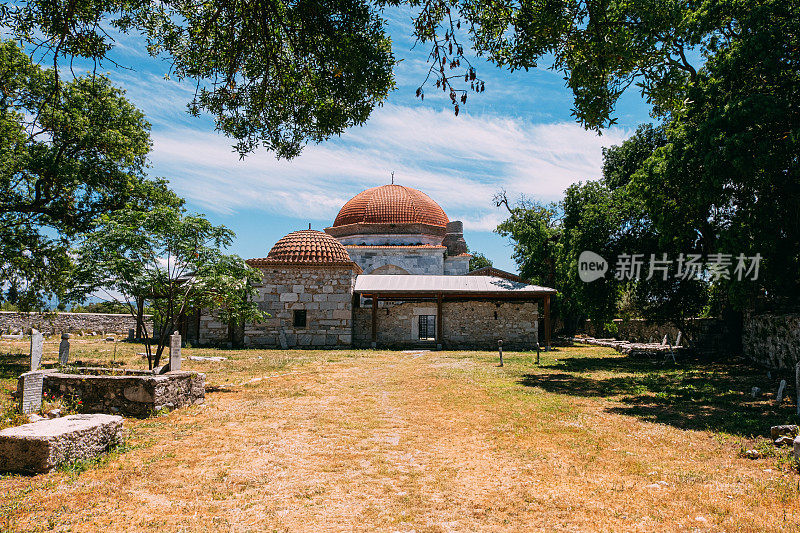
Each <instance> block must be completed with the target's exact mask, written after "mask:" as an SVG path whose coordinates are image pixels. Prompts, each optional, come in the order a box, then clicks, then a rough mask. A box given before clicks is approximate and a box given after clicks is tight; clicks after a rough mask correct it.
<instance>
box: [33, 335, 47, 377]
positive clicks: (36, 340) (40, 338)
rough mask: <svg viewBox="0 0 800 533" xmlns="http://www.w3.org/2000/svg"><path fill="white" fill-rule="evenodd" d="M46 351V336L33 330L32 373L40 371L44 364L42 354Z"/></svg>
mask: <svg viewBox="0 0 800 533" xmlns="http://www.w3.org/2000/svg"><path fill="white" fill-rule="evenodd" d="M43 351H44V335H42V334H41V333H40V332H39V331H37V330H35V329H33V330H31V371H34V370H38V369H39V365H41V364H42V352H43Z"/></svg>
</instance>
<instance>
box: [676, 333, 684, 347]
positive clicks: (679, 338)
mask: <svg viewBox="0 0 800 533" xmlns="http://www.w3.org/2000/svg"><path fill="white" fill-rule="evenodd" d="M682 335H683V332H682V331H679V332H678V338H677V339H675V347H676V348H677V347H678V346H680V345H681V336H682Z"/></svg>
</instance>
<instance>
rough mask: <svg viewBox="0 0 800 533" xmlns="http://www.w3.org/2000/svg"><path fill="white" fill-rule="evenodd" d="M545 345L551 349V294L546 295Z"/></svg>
mask: <svg viewBox="0 0 800 533" xmlns="http://www.w3.org/2000/svg"><path fill="white" fill-rule="evenodd" d="M544 345H545V350H546V351H548V352H549V351H550V296H549V295H548V296H545V297H544Z"/></svg>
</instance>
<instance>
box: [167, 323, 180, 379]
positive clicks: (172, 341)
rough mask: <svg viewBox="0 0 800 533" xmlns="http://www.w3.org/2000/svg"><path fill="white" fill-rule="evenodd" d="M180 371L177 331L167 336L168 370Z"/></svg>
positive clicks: (178, 334) (178, 335)
mask: <svg viewBox="0 0 800 533" xmlns="http://www.w3.org/2000/svg"><path fill="white" fill-rule="evenodd" d="M180 369H181V335H180V333H178V332H177V331H176V332H175V333H173V334H172V335H170V336H169V370H170V372H176V371H178V370H180Z"/></svg>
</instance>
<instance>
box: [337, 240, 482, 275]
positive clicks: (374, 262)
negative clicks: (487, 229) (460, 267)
mask: <svg viewBox="0 0 800 533" xmlns="http://www.w3.org/2000/svg"><path fill="white" fill-rule="evenodd" d="M346 248H347V253H349V254H350V257H351V258H352V259H353V261H355V263H356V264H358V266H360V267H361V268H362V269H363V270H364V273H365V274H372V273H375V274H380V272H374V271H375V270H376V269H378V268H381V267H384V266H386V265H394V266H395V267H399V268H402V269H403V270H405V271H406V272H407V273H408V274H414V275H416V274H427V275H437V276H441V275H442V274H444V273H445V272H444V252H445V247H444V246H419V247H401V246H381V247H376V246H363V247H362V246H347V247H346ZM467 264H469V258H467Z"/></svg>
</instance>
